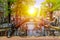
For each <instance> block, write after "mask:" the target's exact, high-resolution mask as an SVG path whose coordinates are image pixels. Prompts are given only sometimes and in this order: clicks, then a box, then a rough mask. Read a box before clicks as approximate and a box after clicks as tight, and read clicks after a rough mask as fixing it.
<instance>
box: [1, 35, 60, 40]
mask: <svg viewBox="0 0 60 40" xmlns="http://www.w3.org/2000/svg"><path fill="white" fill-rule="evenodd" d="M0 40H60V37H50V36H47V37H19V36H14V37H11V38H7V37H5V36H3V37H0Z"/></svg>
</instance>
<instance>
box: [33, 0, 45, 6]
mask: <svg viewBox="0 0 60 40" xmlns="http://www.w3.org/2000/svg"><path fill="white" fill-rule="evenodd" d="M42 2H44V0H36V3H35V5H34V7H40V6H41V3H42Z"/></svg>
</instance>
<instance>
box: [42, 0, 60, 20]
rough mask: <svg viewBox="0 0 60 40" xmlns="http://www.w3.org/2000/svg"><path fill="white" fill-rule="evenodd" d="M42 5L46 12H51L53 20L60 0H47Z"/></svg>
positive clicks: (59, 5)
mask: <svg viewBox="0 0 60 40" xmlns="http://www.w3.org/2000/svg"><path fill="white" fill-rule="evenodd" d="M42 5H43V6H44V7H43V8H44V9H45V12H49V16H50V19H51V20H52V15H53V12H54V11H55V10H58V9H59V8H60V0H46V1H45V2H43V3H42Z"/></svg>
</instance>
